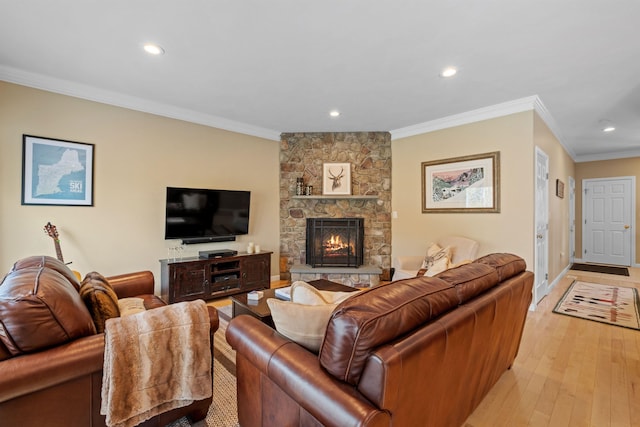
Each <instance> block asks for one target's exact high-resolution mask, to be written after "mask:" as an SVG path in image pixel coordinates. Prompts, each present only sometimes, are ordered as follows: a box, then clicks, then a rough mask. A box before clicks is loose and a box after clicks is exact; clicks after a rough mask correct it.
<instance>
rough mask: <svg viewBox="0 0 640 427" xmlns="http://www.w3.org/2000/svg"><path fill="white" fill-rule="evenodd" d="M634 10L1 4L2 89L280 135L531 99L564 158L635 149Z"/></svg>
mask: <svg viewBox="0 0 640 427" xmlns="http://www.w3.org/2000/svg"><path fill="white" fill-rule="evenodd" d="M639 17H640V1H638V0H615V1H611V0H582V1H578V0H537V1H533V0H529V1H526V0H522V1H514V0H483V1H481V0H449V1H441V2H432V1H425V0H410V1H402V0H375V1H372V0H322V1H301V0H288V1H287V0H271V1H264V0H263V1H260V0H243V1H231V0H226V1H220V0H190V1H178V0H133V1H132V0H109V1H105V0H75V1H73V0H56V1H51V0H21V1H15V0H0V80H5V81H10V82H14V83H19V84H24V85H28V86H33V87H38V88H42V89H46V90H51V91H54V92H59V93H65V94H69V95H73V96H78V97H82V98H87V99H93V100H96V101H101V102H106V103H110V104H114V105H120V106H124V107H129V108H134V109H138V110H142V111H148V112H152V113H156V114H161V115H166V116H170V117H176V118H180V119H184V120H190V121H193V122H197V123H203V124H207V125H211V126H215V127H220V128H223V129H230V130H234V131H238V132H244V133H248V134H252V135H257V136H261V137H265V138H270V139H276V140H277V139H279V134H280V132H294V131H325V132H329V131H391V132H392V135H394V138H397V137H399V136H404V135H407V134H410V133H411V132H421V131H423V130H425V129H427V130H428V129H431V128H433V127H434V126H440V125H441V124H442V123H449V122H451V119H452V116H453V118H460V117H465V116H466V115H468V113H469V112H473V113H471V114H470V115H469V116H470V117H471V116H474V114H475V113H477V112H481V113H482V112H486V111H491V110H492V109H497V110H500V108H501V107H504V106H507V107H509V106H510V105H512V104H513V102H512V101H516V102H515V104H516V105H520V101H523V100H524V101H526V102H529V101H531V100H533V101H534V104H535V105H537V106H538V107H541V108H539V109H542V110H543V111H544V112H546V113H547V114H546V116H544V118H545V120H546V121H547V123H548V124H549V126H550V127H551V128H552V130H553V131H554V132H555V133H556V136H558V138H559V139H560V141H561V142H562V143H563V145H564V146H565V147H566V148H567V149H568V151H569V153H570V154H571V155H572V156H573V158H574V159H575V160H577V161H584V160H595V159H603V158H616V157H627V156H638V155H640V120H639V115H640V114H639V113H640V30H639V29H638V28H640V26H639V24H638V18H639ZM149 41H151V42H155V43H158V44H160V45H161V46H162V47H163V48H164V49H165V51H166V53H165V55H163V56H160V57H152V56H149V55H148V54H146V53H145V52H143V51H142V44H143V43H145V42H149ZM449 65H455V66H457V67H458V68H459V70H460V71H459V73H458V75H456V76H455V77H453V78H450V79H444V78H442V77H439V73H440V71H441V70H442V69H443V68H444V67H445V66H449ZM526 102H525V103H526ZM505 103H506V104H505ZM529 104H531V103H530V102H529ZM496 105H498V107H494V106H496ZM332 109H338V110H340V112H341V113H342V114H341V116H340V117H338V118H331V117H329V114H328V113H329V111H330V110H332ZM507 111H508V108H507ZM602 120H609V121H611V122H612V123H614V124H615V126H616V127H617V129H616V131H615V132H612V133H607V134H605V133H603V132H601V130H600V129H601V127H602V126H601V123H600V122H601V121H602Z"/></svg>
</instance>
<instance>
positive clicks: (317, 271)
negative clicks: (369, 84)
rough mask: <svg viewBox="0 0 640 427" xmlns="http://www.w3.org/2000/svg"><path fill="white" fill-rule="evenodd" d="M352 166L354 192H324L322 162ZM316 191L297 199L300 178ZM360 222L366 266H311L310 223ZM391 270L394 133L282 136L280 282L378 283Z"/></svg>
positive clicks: (363, 260)
mask: <svg viewBox="0 0 640 427" xmlns="http://www.w3.org/2000/svg"><path fill="white" fill-rule="evenodd" d="M324 163H349V164H350V166H351V168H350V170H351V194H350V195H340V196H331V195H324V194H322V181H323V164H324ZM299 178H302V180H303V181H304V185H305V186H311V187H313V192H312V194H310V195H297V194H296V184H297V180H298V179H299ZM310 218H327V219H337V218H361V219H362V222H363V243H362V246H363V247H362V264H361V265H360V266H354V267H341V266H323V267H313V266H311V265H309V264H308V260H307V251H308V248H307V241H306V234H307V219H310ZM390 267H391V135H390V134H389V133H388V132H340V133H320V132H316V133H283V134H282V135H281V141H280V278H281V279H283V280H292V281H294V280H306V281H308V280H314V279H320V278H322V279H329V280H334V281H337V282H343V283H347V284H348V283H352V284H363V285H367V284H372V283H377V280H378V275H380V273H381V272H382V271H383V270H387V271H388V269H389V268H390Z"/></svg>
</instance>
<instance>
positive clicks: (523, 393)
mask: <svg viewBox="0 0 640 427" xmlns="http://www.w3.org/2000/svg"><path fill="white" fill-rule="evenodd" d="M576 279H579V280H584V281H587V282H597V283H604V284H612V285H619V286H627V287H635V288H637V289H640V287H639V286H640V269H630V277H623V276H613V275H608V274H597V273H587V272H580V271H573V270H571V271H569V272H568V273H567V274H566V275H565V277H564V278H563V279H562V280H561V281H560V282H559V283H558V284H557V285H556V286H555V288H554V289H552V290H551V292H550V294H549V295H548V296H547V297H545V298H544V299H543V300H542V301H541V302H540V304H539V305H538V307H537V309H536V311H535V312H531V311H530V312H529V314H528V316H527V322H526V324H525V329H524V335H523V338H522V343H521V345H520V350H519V352H518V357H517V358H516V361H515V363H514V365H513V367H512V368H511V370H509V371H507V372H506V373H505V374H503V375H502V377H501V378H500V380H499V381H498V383H497V384H496V385H495V386H494V387H493V389H492V390H491V391H490V392H489V394H488V395H487V396H486V397H485V399H484V400H483V401H482V403H481V404H480V406H479V407H478V408H476V410H475V411H474V412H473V414H471V416H470V417H469V418H468V419H467V421H466V423H465V425H464V427H488V426H491V427H495V426H505V427H506V426H509V427H517V426H571V427H573V426H594V427H607V426H611V427H632V426H640V331H636V330H632V329H626V328H621V327H618V326H611V325H606V324H604V323H598V322H592V321H588V320H582V319H577V318H574V317H569V316H564V315H559V314H555V313H553V312H552V310H553V308H554V307H555V305H556V303H557V302H558V300H559V299H560V298H561V297H562V295H563V294H564V292H565V291H566V289H567V288H568V287H569V285H570V284H571V282H572V281H573V280H576Z"/></svg>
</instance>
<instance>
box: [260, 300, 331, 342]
mask: <svg viewBox="0 0 640 427" xmlns="http://www.w3.org/2000/svg"><path fill="white" fill-rule="evenodd" d="M267 305H268V306H269V309H270V310H271V317H272V318H273V324H274V325H275V327H276V330H277V331H278V332H279V333H281V334H282V335H284V336H285V337H287V338H289V339H290V340H292V341H294V342H296V343H298V344H300V345H301V346H303V347H305V348H307V349H309V350H311V351H313V352H315V353H317V352H318V350H319V349H320V345H321V344H322V340H323V339H324V333H325V331H326V329H327V324H328V323H329V319H330V318H331V313H333V310H334V309H335V308H336V305H335V304H323V305H304V304H298V303H295V302H291V301H282V300H279V299H277V298H269V299H267Z"/></svg>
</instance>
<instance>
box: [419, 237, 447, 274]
mask: <svg viewBox="0 0 640 427" xmlns="http://www.w3.org/2000/svg"><path fill="white" fill-rule="evenodd" d="M441 250H442V247H441V246H440V245H438V244H437V243H429V244H428V245H427V254H426V255H425V257H424V260H422V266H421V267H420V268H421V269H422V268H424V269H428V268H429V267H431V264H433V257H434V255H436V254H437V253H438V252H440V251H441Z"/></svg>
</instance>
